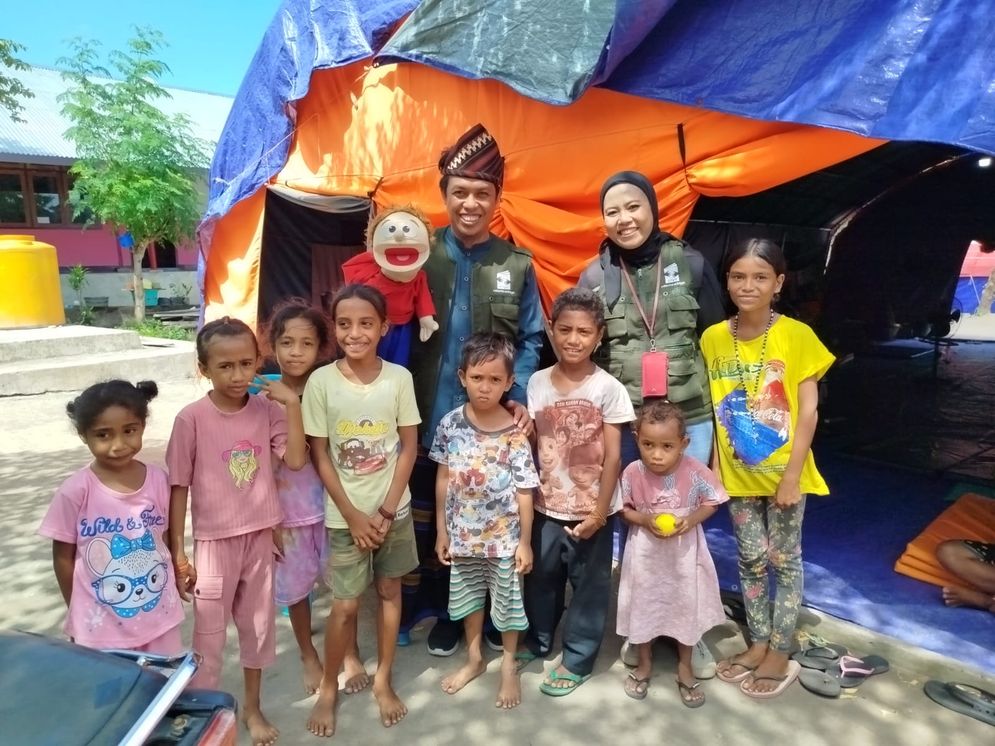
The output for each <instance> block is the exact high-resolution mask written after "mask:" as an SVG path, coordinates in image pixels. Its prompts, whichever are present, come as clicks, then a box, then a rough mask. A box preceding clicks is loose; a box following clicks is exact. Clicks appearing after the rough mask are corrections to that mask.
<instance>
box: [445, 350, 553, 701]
mask: <svg viewBox="0 0 995 746" xmlns="http://www.w3.org/2000/svg"><path fill="white" fill-rule="evenodd" d="M514 358H515V349H514V347H513V346H512V344H511V341H510V340H509V339H508V338H507V337H505V336H504V335H501V334H493V333H480V334H474V335H473V336H471V337H470V340H469V341H468V342H467V343H466V346H464V348H463V354H462V361H461V363H460V367H459V378H460V383H462V384H463V386H464V387H465V388H466V394H467V403H466V404H465V405H464V406H462V407H458V408H457V409H454V410H453V411H451V412H449V413H448V414H447V415H445V416H444V417H443V418H442V420H441V421H440V422H439V427H438V429H437V430H436V434H435V441H434V442H433V443H432V450H431V452H430V453H429V458H431V459H432V460H433V461H436V462H437V463H438V464H439V469H438V472H437V477H436V488H435V494H436V504H437V509H436V516H437V518H436V527H437V539H436V545H435V551H436V554H437V555H438V557H439V561H440V562H441V563H442V564H444V565H448V566H450V568H451V572H450V576H449V577H450V581H449V618H450V619H453V620H458V619H463V622H464V625H465V628H466V640H467V661H466V663H465V664H464V665H463V667H462V668H460V669H459V670H457V671H455V672H454V673H452V674H450V675H449V676H446V677H445V678H444V679H443V680H442V690H443V691H444V692H446V693H447V694H455V693H456V692H458V691H459V690H460V689H462V688H463V687H464V686H466V685H467V684H468V683H469V682H470V681H472V680H473V679H475V678H476V677H477V676H479V675H480V674H482V673H483V672H484V668H485V664H484V659H483V656H482V654H481V647H480V643H481V637H482V635H483V626H484V603H485V599H486V597H487V594H488V592H490V596H491V620H492V622H493V623H494V626H495V628H496V629H497V630H498V631H499V632H500V633H501V637H502V643H503V647H504V656H503V659H502V661H501V684H500V687H499V689H498V695H497V700H496V701H495V706H497V707H501V708H504V709H511V708H512V707H516V706H517V705H518V704H519V703H520V702H521V698H522V694H521V684H520V682H519V677H518V672H517V671H516V670H515V650H517V648H518V633H519V632H521V631H523V630H525V629H526V628H527V627H528V621H527V620H526V618H525V608H524V606H523V603H522V590H521V578H520V576H521V575H524V574H526V573H528V572H529V570H530V569H531V568H532V550H531V548H530V546H529V535H530V533H531V528H532V490H533V489H534V488H535V487H536V486H538V484H539V477H538V475H537V474H536V471H535V466H533V464H532V449H531V447H530V445H529V441H528V438H527V437H526V436H525V434H524V433H523V432H522V431H521V430H520V429H519V428H518V427H517V426H516V425H515V421H514V419H513V418H512V416H511V414H510V413H509V412H508V410H507V409H505V408H504V407H503V406H501V397H502V396H504V394H505V393H506V392H507V391H508V389H510V388H511V385H512V383H513V382H514V380H515V379H514V373H513V370H514V361H515V360H514Z"/></svg>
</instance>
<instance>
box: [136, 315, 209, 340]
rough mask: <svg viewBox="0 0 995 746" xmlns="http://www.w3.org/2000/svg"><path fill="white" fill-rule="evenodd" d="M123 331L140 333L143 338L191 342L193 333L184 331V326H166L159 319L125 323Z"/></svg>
mask: <svg viewBox="0 0 995 746" xmlns="http://www.w3.org/2000/svg"><path fill="white" fill-rule="evenodd" d="M120 328H121V329H127V330H128V331H132V332H138V334H139V336H142V337H159V338H160V339H182V340H184V341H187V342H189V341H191V340H192V339H193V338H194V337H193V331H191V330H190V329H184V328H183V327H182V326H173V325H171V324H164V323H162V322H161V321H159V319H145V320H144V321H134V320H131V321H125V322H124V323H123V324H121V327H120Z"/></svg>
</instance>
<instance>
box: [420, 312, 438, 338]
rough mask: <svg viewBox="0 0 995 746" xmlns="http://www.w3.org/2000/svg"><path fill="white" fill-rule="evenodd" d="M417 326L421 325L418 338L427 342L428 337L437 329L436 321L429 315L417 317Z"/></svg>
mask: <svg viewBox="0 0 995 746" xmlns="http://www.w3.org/2000/svg"><path fill="white" fill-rule="evenodd" d="M418 326H420V327H421V330H420V331H419V332H418V339H420V340H421V341H422V342H428V338H429V337H431V336H432V335H433V334H434V333H435V332H437V331H438V330H439V324H438V322H436V320H435V319H433V318H432V317H431V316H420V317H419V318H418Z"/></svg>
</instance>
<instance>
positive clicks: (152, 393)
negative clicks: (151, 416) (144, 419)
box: [135, 381, 159, 402]
mask: <svg viewBox="0 0 995 746" xmlns="http://www.w3.org/2000/svg"><path fill="white" fill-rule="evenodd" d="M135 388H136V389H138V390H139V391H141V392H142V395H143V396H144V397H145V401H146V402H150V401H152V400H153V399H155V398H156V397H157V396H158V395H159V387H158V386H156V385H155V381H139V382H138V383H136V384H135Z"/></svg>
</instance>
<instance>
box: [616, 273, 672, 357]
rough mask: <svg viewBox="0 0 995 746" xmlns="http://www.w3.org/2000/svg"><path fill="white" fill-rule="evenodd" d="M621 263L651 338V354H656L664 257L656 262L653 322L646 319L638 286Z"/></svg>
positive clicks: (634, 301)
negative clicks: (655, 334)
mask: <svg viewBox="0 0 995 746" xmlns="http://www.w3.org/2000/svg"><path fill="white" fill-rule="evenodd" d="M619 263H620V264H621V265H622V277H624V278H625V282H626V284H627V285H628V286H629V292H630V293H632V302H633V303H634V304H635V306H636V310H638V311H639V315H640V317H642V320H643V326H645V327H646V333H647V334H649V336H650V352H656V337H654V336H653V329H654V328H655V327H656V312H657V308H658V307H659V304H660V278H661V277H662V272H663V257H662V256H661V257H659V258H657V260H656V284H655V285H654V286H653V317H652V319H653V320H652V321H650V319H648V318H647V317H646V310H645V309H644V308H643V304H642V303H640V302H639V293H638V292H636V286H635V285H634V284H633V282H632V278H631V277H629V270H628V268H627V267H626V266H625V262H623V261H621V260H619Z"/></svg>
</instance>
